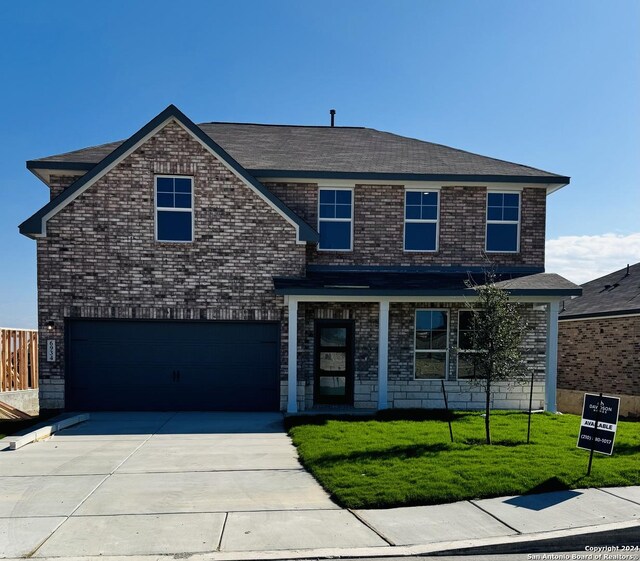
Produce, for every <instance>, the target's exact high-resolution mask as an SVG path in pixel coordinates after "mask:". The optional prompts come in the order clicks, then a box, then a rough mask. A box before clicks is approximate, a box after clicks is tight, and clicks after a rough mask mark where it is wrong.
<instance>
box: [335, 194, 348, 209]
mask: <svg viewBox="0 0 640 561" xmlns="http://www.w3.org/2000/svg"><path fill="white" fill-rule="evenodd" d="M336 203H338V204H342V205H349V206H351V191H336Z"/></svg>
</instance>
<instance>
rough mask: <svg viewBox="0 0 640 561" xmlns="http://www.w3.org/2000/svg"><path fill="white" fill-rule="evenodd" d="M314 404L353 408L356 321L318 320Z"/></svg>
mask: <svg viewBox="0 0 640 561" xmlns="http://www.w3.org/2000/svg"><path fill="white" fill-rule="evenodd" d="M315 402H316V403H319V404H323V403H327V404H328V403H333V404H341V405H353V322H352V321H337V320H316V341H315Z"/></svg>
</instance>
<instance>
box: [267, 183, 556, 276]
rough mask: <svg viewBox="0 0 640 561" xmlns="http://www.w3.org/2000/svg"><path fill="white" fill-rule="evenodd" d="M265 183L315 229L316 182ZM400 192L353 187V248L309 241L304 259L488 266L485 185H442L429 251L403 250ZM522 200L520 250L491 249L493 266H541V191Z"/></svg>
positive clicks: (340, 262)
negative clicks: (434, 242)
mask: <svg viewBox="0 0 640 561" xmlns="http://www.w3.org/2000/svg"><path fill="white" fill-rule="evenodd" d="M266 185H267V186H268V187H269V188H270V189H271V190H272V191H273V192H274V193H275V194H276V195H277V196H278V197H279V198H280V199H282V200H283V201H284V202H285V204H287V205H288V206H289V207H291V208H292V209H293V210H294V211H295V212H297V213H298V214H299V215H300V216H301V217H302V218H304V219H305V220H306V221H307V222H308V223H309V224H310V225H311V226H313V227H316V225H317V220H318V212H317V206H318V187H317V185H316V184H292V183H267V184H266ZM404 191H405V188H404V187H403V186H402V185H356V187H355V190H354V222H353V238H354V239H353V251H350V252H322V251H318V250H317V249H316V247H315V246H313V245H309V246H308V248H307V261H308V262H309V263H314V264H323V265H329V264H330V265H395V266H399V265H407V266H416V265H458V266H471V267H473V266H476V267H477V266H486V265H487V263H488V261H487V258H486V257H485V254H484V247H485V224H486V220H485V217H486V192H487V190H486V188H484V187H442V189H441V190H440V224H439V228H440V232H439V248H438V251H436V252H432V253H414V252H405V251H404V250H403V239H404V232H403V228H404ZM521 204H522V209H521V215H522V221H521V227H520V252H519V253H517V254H505V253H502V254H501V253H491V254H489V260H490V261H491V262H492V263H495V264H496V265H525V266H531V267H544V241H545V213H546V193H545V190H544V189H538V188H525V189H523V191H522V203H521Z"/></svg>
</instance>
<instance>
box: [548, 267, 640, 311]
mask: <svg viewBox="0 0 640 561" xmlns="http://www.w3.org/2000/svg"><path fill="white" fill-rule="evenodd" d="M624 313H640V263H636V264H635V265H631V266H630V267H629V274H627V268H626V267H625V268H624V269H620V270H619V271H616V272H614V273H610V274H608V275H605V276H604V277H600V278H599V279H595V280H592V281H590V282H588V283H586V284H583V285H582V296H579V297H577V298H574V299H573V300H566V301H565V302H564V311H562V312H560V319H570V318H576V317H589V316H599V315H617V314H624Z"/></svg>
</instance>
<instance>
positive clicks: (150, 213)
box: [37, 124, 305, 408]
mask: <svg viewBox="0 0 640 561" xmlns="http://www.w3.org/2000/svg"><path fill="white" fill-rule="evenodd" d="M156 174H177V175H188V176H191V177H193V188H194V205H195V206H194V222H195V228H194V235H195V240H194V242H193V243H189V244H177V243H160V242H156V241H155V234H154V223H155V222H154V221H155V216H154V175H156ZM37 246H38V247H37V252H38V308H39V327H40V340H41V341H42V345H41V349H40V353H41V354H40V365H41V366H40V368H41V374H40V376H41V381H40V384H41V386H40V396H41V407H42V408H57V407H63V405H64V337H63V334H64V331H63V320H64V318H66V317H93V318H104V317H109V318H134V317H135V318H152V319H154V318H157V319H170V318H173V319H233V320H236V319H238V320H261V319H262V320H282V326H283V337H282V354H281V356H282V361H283V362H282V364H283V365H284V366H283V372H282V375H283V376H285V371H286V360H287V359H286V342H287V337H286V321H284V320H286V317H285V316H286V310H285V307H284V303H283V298H282V297H278V296H275V295H274V294H273V281H272V277H273V276H299V275H301V274H303V272H304V264H305V247H304V246H303V245H298V244H296V235H295V230H294V228H293V227H292V226H291V225H290V224H289V223H288V222H286V221H285V220H284V219H283V218H282V217H281V216H280V215H279V214H278V213H277V212H276V211H275V210H273V209H272V208H271V207H270V206H268V205H266V204H265V202H264V201H263V200H262V199H261V198H260V197H258V196H257V195H256V194H255V193H253V191H252V190H251V189H250V188H249V187H247V186H246V185H245V184H244V183H242V182H241V181H240V180H239V179H237V178H236V177H235V176H234V175H233V174H232V173H231V172H229V171H228V170H227V169H226V168H225V167H224V166H223V165H222V164H221V163H220V162H219V161H218V160H217V159H216V158H215V157H214V156H213V155H212V154H211V153H210V152H208V151H207V150H206V149H205V148H203V147H202V145H201V144H199V143H198V142H197V141H195V140H194V139H193V138H192V137H191V136H190V135H189V134H188V133H187V132H185V131H184V129H182V128H181V127H180V126H178V125H176V124H169V125H167V126H166V127H165V128H164V129H163V130H162V131H160V132H159V133H158V134H156V135H155V136H154V137H153V138H151V139H149V140H148V141H147V142H146V143H145V144H143V145H142V146H141V147H140V148H138V149H137V150H136V151H135V152H134V153H132V154H131V155H130V156H128V157H127V158H126V159H124V160H123V161H122V162H121V163H120V164H118V165H117V166H116V167H115V168H114V169H113V170H111V171H110V172H109V173H108V174H107V175H105V176H104V177H103V178H102V179H101V180H99V181H98V182H97V183H96V184H94V185H93V186H91V187H90V188H89V190H88V191H87V192H85V193H84V194H82V195H81V196H80V197H78V198H77V199H76V200H75V201H74V202H72V203H71V204H69V205H68V206H67V207H65V208H64V209H63V210H62V211H60V212H59V213H58V214H57V215H56V216H54V217H53V218H51V219H50V220H49V222H48V225H47V237H46V238H42V239H39V240H38V242H37ZM51 320H52V321H54V323H55V329H54V331H53V333H48V332H46V329H45V326H46V323H47V322H48V321H51ZM48 339H54V340H55V341H56V343H57V361H56V362H51V363H50V362H47V361H46V354H45V344H46V340H48ZM285 377H286V376H285Z"/></svg>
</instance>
